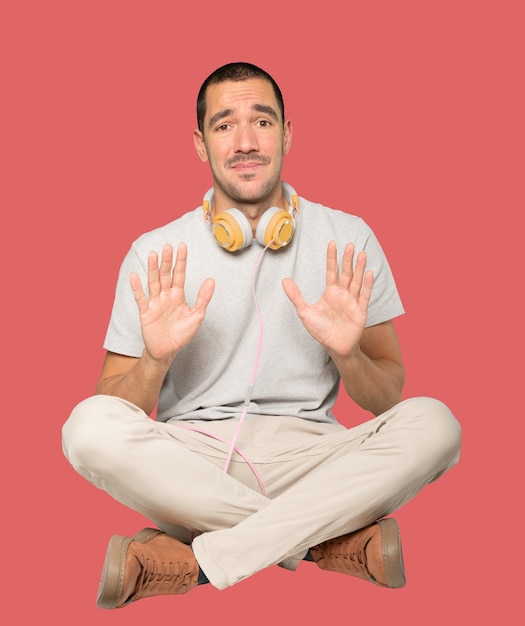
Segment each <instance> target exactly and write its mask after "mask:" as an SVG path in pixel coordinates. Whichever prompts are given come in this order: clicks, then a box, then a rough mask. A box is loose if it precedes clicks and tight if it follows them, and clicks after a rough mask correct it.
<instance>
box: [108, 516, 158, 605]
mask: <svg viewBox="0 0 525 626" xmlns="http://www.w3.org/2000/svg"><path fill="white" fill-rule="evenodd" d="M161 532H162V531H161V530H157V529H154V528H144V529H143V530H141V531H140V532H138V533H137V534H136V535H134V536H133V537H124V536H122V535H114V536H113V537H111V539H110V540H109V543H108V548H107V550H106V557H105V559H104V567H103V568H102V575H101V577H100V585H99V588H98V595H97V606H98V607H99V608H101V609H116V608H117V607H119V606H124V605H125V603H124V604H119V601H120V600H121V594H122V587H123V585H124V575H125V573H126V555H127V552H128V547H129V544H130V543H131V542H132V541H138V542H139V543H146V542H147V541H150V539H152V538H153V537H155V535H158V534H160V533H161Z"/></svg>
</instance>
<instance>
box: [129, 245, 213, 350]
mask: <svg viewBox="0 0 525 626" xmlns="http://www.w3.org/2000/svg"><path fill="white" fill-rule="evenodd" d="M187 254H188V252H187V248H186V245H185V244H183V243H182V244H180V246H179V248H178V250H177V257H176V259H175V265H174V266H173V269H172V265H173V247H172V246H171V245H170V244H167V245H165V246H164V248H163V250H162V257H161V261H160V265H159V261H158V255H157V253H156V252H150V254H149V256H148V292H149V294H148V297H146V294H145V293H144V289H143V287H142V284H141V282H140V278H139V277H138V275H137V274H136V273H135V272H133V273H132V274H131V276H130V282H131V288H132V289H133V295H134V296H135V301H136V302H137V306H138V308H139V314H140V324H141V328H142V336H143V339H144V345H145V346H146V350H147V351H148V352H149V354H150V356H151V357H152V358H153V359H155V360H159V361H160V360H165V359H166V360H170V361H171V360H172V359H173V358H174V357H175V355H176V354H177V352H178V351H179V350H180V349H181V348H183V347H184V346H185V345H187V344H188V343H189V342H190V341H191V340H192V339H193V338H194V337H195V335H196V334H197V331H198V330H199V328H200V326H201V324H202V322H203V320H204V317H205V315H206V308H207V306H208V304H209V302H210V300H211V297H212V295H213V291H214V289H215V282H214V280H213V279H212V278H207V279H206V280H205V281H204V282H203V283H202V285H201V287H200V289H199V293H198V294H197V299H196V301H195V306H193V307H190V306H188V304H187V302H186V298H185V295H184V284H185V281H186V259H187Z"/></svg>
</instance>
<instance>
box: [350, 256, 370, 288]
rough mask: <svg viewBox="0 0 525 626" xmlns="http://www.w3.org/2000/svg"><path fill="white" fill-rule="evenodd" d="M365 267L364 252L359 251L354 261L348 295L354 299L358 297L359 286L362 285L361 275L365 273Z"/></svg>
mask: <svg viewBox="0 0 525 626" xmlns="http://www.w3.org/2000/svg"><path fill="white" fill-rule="evenodd" d="M365 267H366V252H363V251H361V252H360V253H359V254H358V255H357V261H356V263H355V268H354V272H353V276H352V281H351V283H350V295H351V296H353V297H354V298H356V299H357V298H359V295H360V293H361V288H362V286H363V276H364V275H365Z"/></svg>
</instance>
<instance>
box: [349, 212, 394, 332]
mask: <svg viewBox="0 0 525 626" xmlns="http://www.w3.org/2000/svg"><path fill="white" fill-rule="evenodd" d="M359 238H360V239H361V246H360V247H361V249H362V250H364V251H365V252H366V253H367V269H370V270H372V272H373V273H374V286H373V288H372V296H371V298H370V303H369V306H368V319H367V322H366V326H367V327H368V326H375V325H376V324H380V323H382V322H386V321H388V320H391V319H393V318H395V317H398V316H399V315H402V314H403V313H404V312H405V310H404V307H403V304H402V302H401V297H400V295H399V292H398V289H397V285H396V282H395V280H394V276H393V274H392V270H391V268H390V265H389V263H388V260H387V258H386V256H385V253H384V251H383V249H382V247H381V244H380V243H379V241H378V239H377V237H376V236H375V234H374V233H373V231H372V229H371V228H370V227H369V226H368V225H367V224H366V223H365V222H364V221H362V220H361V228H360V237H359Z"/></svg>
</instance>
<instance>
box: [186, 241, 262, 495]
mask: <svg viewBox="0 0 525 626" xmlns="http://www.w3.org/2000/svg"><path fill="white" fill-rule="evenodd" d="M270 243H271V241H270ZM269 245H270V244H268V245H267V246H265V247H264V248H263V249H262V250H261V252H260V253H259V256H258V257H257V259H256V261H255V264H254V266H253V271H252V294H253V300H254V302H255V309H256V311H257V317H258V319H259V340H258V341H257V350H256V353H255V359H254V363H253V369H252V375H251V377H250V382H249V384H248V389H247V390H246V397H245V399H244V404H243V407H242V413H241V417H240V418H239V423H238V424H237V428H236V429H235V433H234V435H233V438H232V440H231V441H230V442H228V441H227V440H226V439H223V438H222V437H219V436H218V435H214V434H213V433H209V432H207V431H205V430H202V429H200V428H195V427H194V426H190V425H189V424H184V423H181V422H178V423H177V425H178V426H180V427H181V428H186V429H188V430H193V431H195V432H198V433H202V434H204V435H207V436H209V437H212V438H213V439H216V440H217V441H221V442H222V443H225V444H227V443H229V444H230V447H229V450H228V456H227V457H226V462H225V464H224V471H225V472H226V473H228V468H229V467H230V461H231V458H232V455H233V453H234V452H237V454H238V455H239V456H241V457H242V458H243V459H244V460H245V461H246V463H247V464H248V465H249V466H250V469H251V470H252V472H253V473H254V475H255V478H256V479H257V482H258V483H259V487H260V489H261V493H262V494H263V495H266V491H265V489H264V484H263V481H262V479H261V477H260V476H259V473H258V472H257V470H256V469H255V467H254V465H253V463H252V462H251V461H250V459H248V457H247V456H246V455H245V454H244V452H242V450H240V449H239V448H237V447H236V446H235V442H236V441H237V438H238V436H239V433H240V431H241V428H242V424H243V422H244V418H245V417H246V413H248V407H249V406H250V402H251V399H252V393H253V387H254V385H255V377H256V375H257V369H258V367H259V360H260V358H261V349H262V340H263V321H262V315H261V310H260V308H259V303H258V302H257V295H256V293H255V279H256V277H257V269H258V267H259V265H260V263H261V260H262V257H263V255H264V253H265V252H266V250H268V247H269Z"/></svg>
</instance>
